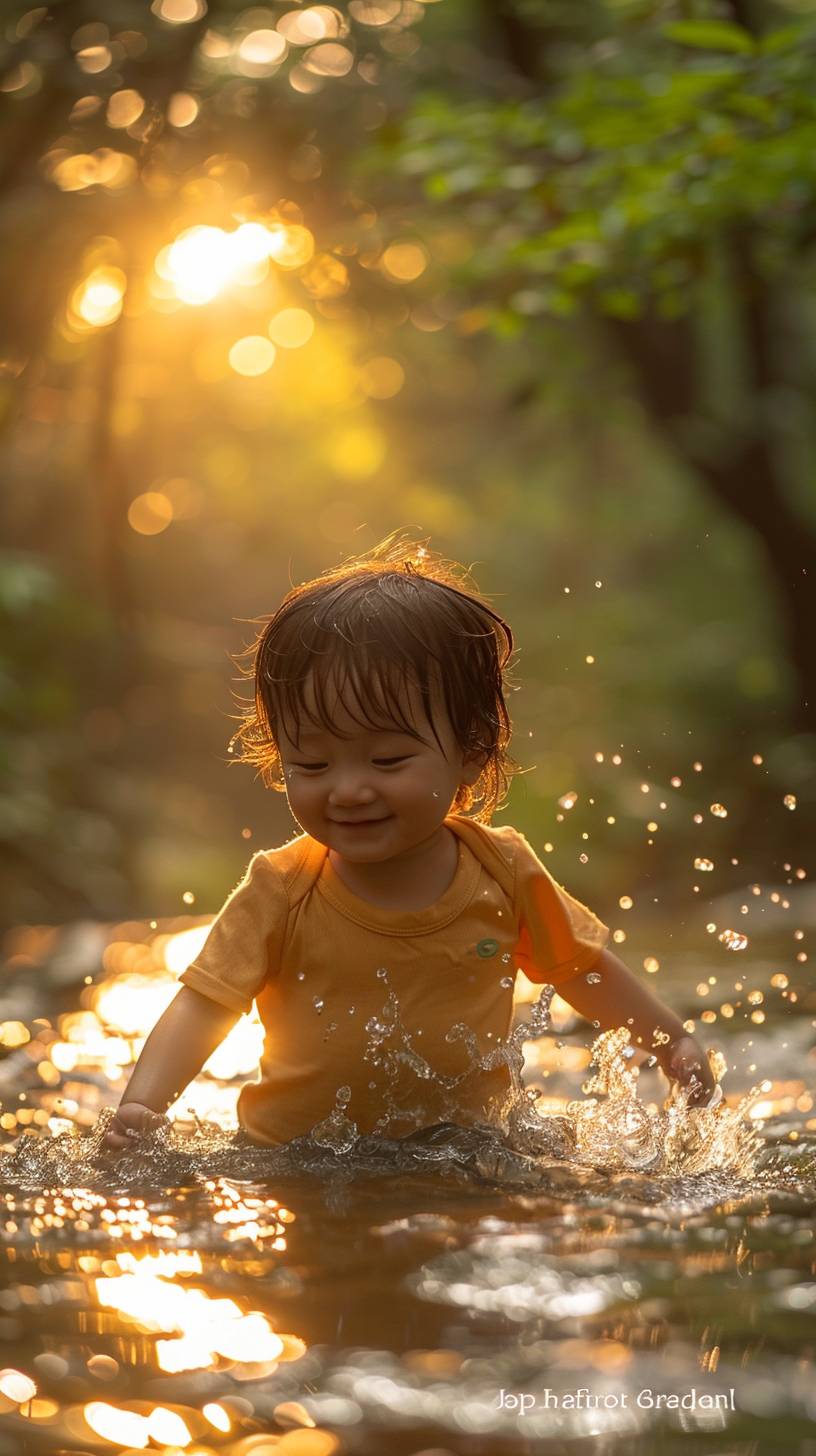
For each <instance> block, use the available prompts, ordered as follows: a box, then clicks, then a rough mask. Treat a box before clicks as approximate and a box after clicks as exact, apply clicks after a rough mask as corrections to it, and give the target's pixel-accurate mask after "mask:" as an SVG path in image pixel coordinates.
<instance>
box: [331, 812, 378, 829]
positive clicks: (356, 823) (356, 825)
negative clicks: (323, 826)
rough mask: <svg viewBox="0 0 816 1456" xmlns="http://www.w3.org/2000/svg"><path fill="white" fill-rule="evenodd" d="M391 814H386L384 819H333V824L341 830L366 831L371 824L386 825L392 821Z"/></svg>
mask: <svg viewBox="0 0 816 1456" xmlns="http://www.w3.org/2000/svg"><path fill="white" fill-rule="evenodd" d="M390 818H391V815H390V814H385V815H384V816H383V818H382V819H332V820H331V821H330V822H331V823H332V824H337V825H338V826H339V828H340V829H364V828H368V826H369V825H371V824H384V823H385V821H386V819H390Z"/></svg>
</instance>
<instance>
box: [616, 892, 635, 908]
mask: <svg viewBox="0 0 816 1456" xmlns="http://www.w3.org/2000/svg"><path fill="white" fill-rule="evenodd" d="M634 903H635V902H634V900H633V899H632V896H631V895H621V897H620V899H619V901H618V904H619V905H620V907H621V910H631V908H632V906H633V905H634Z"/></svg>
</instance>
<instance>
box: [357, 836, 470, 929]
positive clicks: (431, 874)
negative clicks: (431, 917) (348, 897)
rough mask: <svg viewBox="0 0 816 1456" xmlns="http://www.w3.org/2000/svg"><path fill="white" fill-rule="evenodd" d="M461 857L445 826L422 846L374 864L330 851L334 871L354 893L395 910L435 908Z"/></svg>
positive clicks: (452, 837)
mask: <svg viewBox="0 0 816 1456" xmlns="http://www.w3.org/2000/svg"><path fill="white" fill-rule="evenodd" d="M458 857H459V849H458V845H457V842H456V836H455V835H454V834H453V832H452V830H450V829H448V827H447V825H445V824H440V826H439V828H438V829H437V830H435V831H434V833H433V834H432V835H430V836H429V838H428V839H424V840H423V841H422V843H421V844H415V845H414V846H413V847H412V848H411V849H408V850H405V852H404V853H403V854H397V855H394V856H393V857H391V858H390V859H386V860H380V861H379V862H377V863H374V864H355V863H354V861H352V860H347V859H343V858H342V856H341V855H339V854H338V853H337V852H336V850H333V849H330V850H329V862H330V864H331V867H332V869H333V870H334V871H335V873H336V874H337V875H338V876H339V877H340V879H341V880H342V881H343V884H344V885H346V886H347V887H348V889H349V890H351V892H352V894H355V895H359V896H360V897H361V899H364V900H365V899H368V900H370V901H371V902H372V903H377V902H378V901H380V900H382V901H386V900H387V901H388V902H389V905H387V906H385V908H389V906H393V908H395V909H397V908H399V907H400V906H402V907H403V908H411V907H413V908H417V909H422V908H424V907H425V906H426V905H432V904H433V903H434V901H435V900H438V899H439V898H440V896H441V895H444V893H445V891H446V890H447V889H448V887H449V885H450V884H451V882H452V880H453V877H454V874H455V873H456V865H457V862H458Z"/></svg>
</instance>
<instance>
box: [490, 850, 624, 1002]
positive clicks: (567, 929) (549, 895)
mask: <svg viewBox="0 0 816 1456" xmlns="http://www.w3.org/2000/svg"><path fill="white" fill-rule="evenodd" d="M514 839H515V840H516V841H517V842H516V855H515V868H516V891H515V901H516V913H517V916H518V923H519V941H518V944H517V946H516V963H517V964H518V965H519V966H520V967H521V969H522V970H523V972H524V974H525V975H526V976H528V977H529V979H530V980H531V981H538V982H550V983H551V984H552V985H554V986H558V985H559V984H560V983H561V982H562V981H567V980H569V978H570V977H571V976H575V975H577V974H578V973H579V972H580V971H585V970H587V969H588V968H589V967H590V966H591V965H592V964H593V962H594V961H596V960H597V959H598V956H599V955H600V954H601V952H602V951H603V950H604V948H605V946H606V943H607V941H608V939H609V929H608V927H607V926H606V925H604V923H603V921H602V920H599V919H598V917H597V915H595V914H593V912H592V911H591V910H589V909H588V908H587V906H586V905H582V904H581V901H580V900H576V899H575V897H574V896H573V895H570V894H569V892H568V891H567V890H565V889H564V887H563V885H559V884H558V882H557V881H556V880H554V879H553V877H552V875H551V874H550V872H549V870H548V869H547V868H546V867H545V866H544V865H543V864H542V863H541V860H540V859H539V858H538V856H537V854H536V853H535V851H534V850H533V849H532V847H531V846H530V845H529V844H528V842H527V840H526V839H525V838H524V835H523V834H520V833H519V832H518V830H516V831H515V832H514Z"/></svg>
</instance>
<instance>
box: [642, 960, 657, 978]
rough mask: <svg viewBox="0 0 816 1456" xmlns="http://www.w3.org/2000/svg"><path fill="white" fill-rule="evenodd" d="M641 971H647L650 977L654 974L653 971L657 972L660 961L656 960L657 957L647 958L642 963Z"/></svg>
mask: <svg viewBox="0 0 816 1456" xmlns="http://www.w3.org/2000/svg"><path fill="white" fill-rule="evenodd" d="M643 969H644V971H648V972H649V974H650V975H651V976H653V975H654V974H655V971H659V970H660V961H659V960H658V959H657V956H647V957H646V959H645V961H644V962H643Z"/></svg>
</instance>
